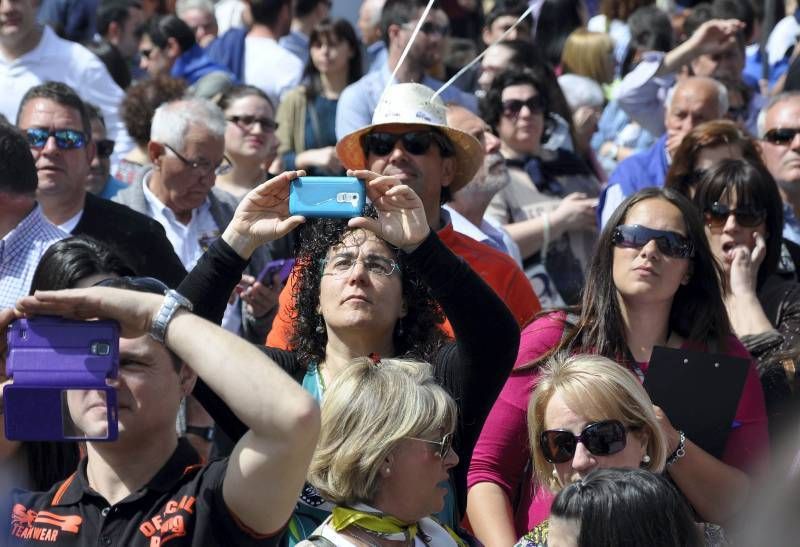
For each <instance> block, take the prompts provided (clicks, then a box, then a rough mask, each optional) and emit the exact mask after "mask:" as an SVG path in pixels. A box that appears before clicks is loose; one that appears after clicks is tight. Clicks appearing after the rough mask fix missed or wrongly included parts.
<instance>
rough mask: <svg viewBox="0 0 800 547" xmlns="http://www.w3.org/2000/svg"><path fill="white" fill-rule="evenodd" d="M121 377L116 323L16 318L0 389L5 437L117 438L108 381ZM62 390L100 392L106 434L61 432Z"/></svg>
mask: <svg viewBox="0 0 800 547" xmlns="http://www.w3.org/2000/svg"><path fill="white" fill-rule="evenodd" d="M118 373H119V325H118V324H117V322H116V321H73V320H69V319H62V318H59V317H51V316H38V317H32V318H28V319H18V320H17V321H15V322H14V323H12V324H11V326H10V327H9V329H8V358H7V360H6V374H7V375H8V376H9V377H10V378H12V379H13V380H14V381H13V383H12V384H10V385H7V386H5V387H4V389H3V399H4V407H5V408H4V419H5V428H6V437H7V438H8V439H10V440H19V441H67V440H78V439H80V440H98V441H113V440H115V439H116V438H117V435H118V425H117V397H116V390H115V389H114V388H113V387H111V386H109V385H108V384H107V379H110V378H116V377H117V375H118ZM65 390H92V391H101V392H104V394H105V398H106V403H107V407H108V429H107V436H104V437H102V438H97V437H86V436H82V435H81V436H77V435H69V434H68V433H67V432H66V431H65V423H64V412H65V406H64V403H63V394H64V392H65Z"/></svg>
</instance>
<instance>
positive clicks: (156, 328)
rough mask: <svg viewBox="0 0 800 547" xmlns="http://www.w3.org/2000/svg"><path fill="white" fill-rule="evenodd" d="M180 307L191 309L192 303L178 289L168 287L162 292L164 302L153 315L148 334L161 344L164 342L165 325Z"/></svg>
mask: <svg viewBox="0 0 800 547" xmlns="http://www.w3.org/2000/svg"><path fill="white" fill-rule="evenodd" d="M180 308H186V309H187V310H189V311H192V303H191V302H190V301H189V299H188V298H186V297H185V296H183V295H182V294H181V293H179V292H178V291H175V290H172V289H169V290H168V291H167V292H166V293H164V302H163V303H162V304H161V307H160V308H159V309H158V312H156V315H155V317H153V324H152V325H151V326H150V336H152V337H153V339H155V340H156V341H157V342H161V343H162V344H163V343H164V338H165V337H166V335H167V326H168V325H169V322H170V321H172V318H173V317H174V316H175V313H176V312H177V311H178V310H179V309H180Z"/></svg>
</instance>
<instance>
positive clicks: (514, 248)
mask: <svg viewBox="0 0 800 547" xmlns="http://www.w3.org/2000/svg"><path fill="white" fill-rule="evenodd" d="M447 125H449V126H450V127H453V128H455V129H460V130H461V131H464V132H465V133H469V134H470V135H472V136H473V137H475V138H476V139H478V141H479V142H480V143H481V145H483V150H484V152H485V155H484V157H483V165H482V166H481V168H480V169H479V170H478V172H477V173H475V176H474V177H473V178H472V180H471V181H470V182H469V183H468V184H467V185H466V186H464V187H463V188H461V189H460V190H459V191H458V192H455V193H454V194H453V195H452V199H451V201H449V202H448V203H447V204H446V205H445V206H444V209H446V210H447V211H448V212H449V213H450V221H451V222H452V223H453V229H454V230H455V231H456V232H459V233H461V234H464V235H465V236H468V237H471V238H472V239H475V240H477V241H480V242H481V243H486V244H487V245H489V246H491V247H494V248H495V249H497V250H499V251H502V252H504V253H506V254H507V255H509V256H510V257H511V258H513V259H514V260H515V261H516V262H517V264H518V265H519V266H520V267H522V256H521V254H520V251H519V246H518V245H517V244H516V243H514V240H513V239H512V238H511V236H510V235H509V234H508V232H506V230H505V229H504V228H503V227H502V226H501V225H500V223H498V222H497V221H495V220H493V219H491V218H489V217H485V216H484V215H485V213H486V209H487V208H488V207H489V203H490V202H491V201H492V198H493V197H494V195H495V194H496V193H497V192H499V191H500V190H502V189H503V188H505V187H506V186H508V183H509V182H511V177H510V176H509V174H508V168H507V167H506V162H505V159H503V156H502V155H501V154H500V139H498V138H497V137H496V136H495V135H494V134H492V132H491V130H490V128H489V126H488V125H487V124H486V122H485V121H483V120H482V119H481V118H479V117H478V116H476V115H475V114H473V113H472V112H470V111H469V110H467V109H466V108H464V107H463V106H458V105H450V106H448V107H447Z"/></svg>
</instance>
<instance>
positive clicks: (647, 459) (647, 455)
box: [642, 454, 650, 465]
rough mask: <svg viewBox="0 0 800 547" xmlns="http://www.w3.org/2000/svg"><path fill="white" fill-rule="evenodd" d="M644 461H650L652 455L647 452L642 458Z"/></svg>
mask: <svg viewBox="0 0 800 547" xmlns="http://www.w3.org/2000/svg"><path fill="white" fill-rule="evenodd" d="M642 463H643V464H645V465H647V464H648V463H650V455H649V454H645V455H644V458H642Z"/></svg>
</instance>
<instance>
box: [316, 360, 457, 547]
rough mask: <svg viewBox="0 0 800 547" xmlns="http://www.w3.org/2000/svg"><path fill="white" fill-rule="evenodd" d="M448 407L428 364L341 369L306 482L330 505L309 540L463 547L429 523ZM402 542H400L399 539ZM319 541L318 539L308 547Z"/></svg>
mask: <svg viewBox="0 0 800 547" xmlns="http://www.w3.org/2000/svg"><path fill="white" fill-rule="evenodd" d="M456 415H457V410H456V404H455V401H453V398H452V397H451V396H450V395H448V393H447V392H446V391H445V390H444V389H443V388H442V387H441V386H439V385H438V384H437V383H436V379H435V378H434V376H433V369H432V368H431V366H430V365H429V364H428V363H421V362H415V361H406V360H400V359H382V360H380V361H378V362H373V361H372V360H370V359H368V358H364V357H362V358H361V359H357V360H355V361H354V362H352V363H350V364H349V365H348V366H347V368H346V369H345V370H344V371H342V373H341V374H339V376H338V377H337V378H336V380H335V381H334V382H333V384H332V385H331V386H330V388H329V390H328V393H327V396H326V397H325V401H324V403H323V404H322V429H321V434H320V439H319V443H318V444H317V450H316V452H315V453H314V458H313V461H312V463H311V467H310V468H309V472H308V476H309V480H310V481H311V483H312V484H313V485H314V486H315V487H316V488H317V490H318V491H319V492H320V493H321V494H322V495H323V497H325V499H327V500H330V501H331V502H333V503H334V504H335V506H334V507H333V512H332V515H331V516H330V517H328V518H327V519H326V520H325V522H324V523H323V524H322V525H321V526H320V527H319V528H317V529H316V530H315V531H314V533H313V534H312V535H311V536H310V538H309V539H310V540H311V541H306V542H302V543H301V544H300V545H306V546H310V545H314V543H313V540H314V539H315V537H322V538H325V539H327V540H328V541H331V542H333V544H334V545H342V546H351V545H381V546H383V545H399V544H402V545H415V546H417V545H418V546H420V547H423V546H430V547H439V546H441V547H444V546H453V547H455V546H456V545H463V542H462V540H461V538H459V537H458V536H456V535H455V534H454V533H453V532H452V531H451V530H449V529H448V528H446V527H445V526H443V525H442V524H441V523H439V522H437V521H436V520H435V519H433V518H431V515H432V514H434V513H437V512H438V511H441V510H442V508H443V507H444V496H445V494H446V492H447V490H446V489H445V488H443V484H446V482H447V480H448V479H447V477H448V471H449V470H450V469H452V468H453V466H455V465H456V464H457V463H458V456H457V455H456V453H455V452H454V451H453V450H452V448H451V444H452V440H453V433H454V431H455V428H456V423H457V422H456V420H457V418H456ZM400 542H402V543H400ZM317 545H319V543H317Z"/></svg>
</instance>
